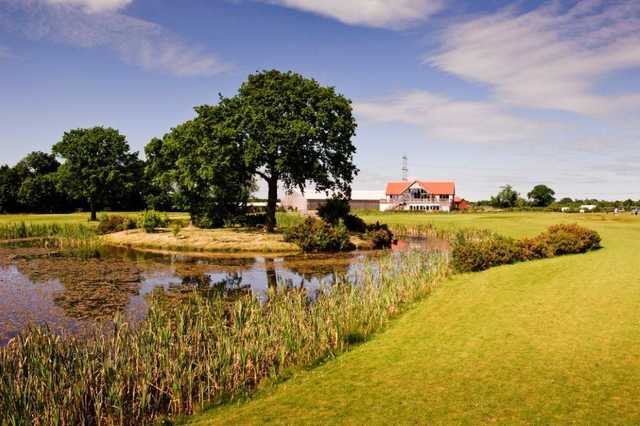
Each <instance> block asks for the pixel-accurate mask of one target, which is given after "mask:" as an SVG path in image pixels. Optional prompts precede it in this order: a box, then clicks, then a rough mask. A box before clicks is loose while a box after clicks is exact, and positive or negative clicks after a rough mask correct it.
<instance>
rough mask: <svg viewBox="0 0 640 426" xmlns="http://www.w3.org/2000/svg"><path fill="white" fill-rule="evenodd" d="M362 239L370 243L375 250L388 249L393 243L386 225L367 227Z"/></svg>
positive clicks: (376, 224) (377, 224) (378, 224)
mask: <svg viewBox="0 0 640 426" xmlns="http://www.w3.org/2000/svg"><path fill="white" fill-rule="evenodd" d="M364 238H365V239H367V240H370V241H372V242H373V247H374V248H375V249H383V248H389V247H391V244H392V243H393V233H392V232H391V231H390V230H389V227H388V226H387V225H386V224H380V222H376V223H375V224H373V225H367V226H366V233H365V235H364Z"/></svg>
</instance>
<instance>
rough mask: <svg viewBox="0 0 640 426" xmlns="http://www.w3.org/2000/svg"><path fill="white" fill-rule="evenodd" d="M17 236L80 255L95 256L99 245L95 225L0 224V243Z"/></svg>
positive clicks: (52, 248)
mask: <svg viewBox="0 0 640 426" xmlns="http://www.w3.org/2000/svg"><path fill="white" fill-rule="evenodd" d="M20 240H25V241H26V240H30V241H29V242H30V244H33V245H38V246H42V247H45V248H49V249H51V250H55V251H60V252H62V253H63V254H65V255H70V256H76V257H81V258H91V257H99V256H100V254H101V251H102V248H103V244H102V241H101V240H100V239H99V238H98V236H97V233H96V230H95V228H93V227H89V226H86V225H83V224H75V223H63V224H56V223H52V224H40V223H28V224H27V223H25V222H19V223H7V224H0V243H1V242H3V241H5V242H6V241H14V242H19V241H20Z"/></svg>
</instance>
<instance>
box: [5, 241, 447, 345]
mask: <svg viewBox="0 0 640 426" xmlns="http://www.w3.org/2000/svg"><path fill="white" fill-rule="evenodd" d="M411 249H421V250H425V249H427V250H446V249H447V247H446V243H444V242H442V241H431V240H429V241H427V240H424V239H408V240H401V241H399V242H398V244H396V245H394V248H393V250H394V251H401V250H411ZM388 255H391V252H390V251H384V252H353V253H345V254H332V255H297V256H287V257H276V258H269V257H263V256H255V257H244V258H234V257H187V256H181V255H159V254H149V253H141V252H137V251H131V250H123V249H112V250H109V251H108V253H107V255H106V256H104V257H102V258H100V259H89V260H80V259H75V258H68V257H61V256H51V253H49V252H48V251H47V250H46V249H40V248H30V247H2V248H0V346H2V345H5V344H6V343H7V342H8V341H9V340H10V339H11V338H12V337H14V336H16V335H17V334H18V333H20V332H21V331H22V330H24V329H25V328H26V327H28V326H29V324H41V325H42V324H46V325H48V326H49V327H50V328H52V329H53V330H56V331H69V332H74V333H76V332H77V333H80V332H82V331H83V330H87V329H90V328H91V327H95V325H96V324H101V323H104V322H106V321H108V320H110V319H111V318H113V316H114V315H115V314H116V313H121V314H122V315H124V316H125V317H126V318H127V319H128V320H129V321H132V322H137V321H140V320H142V319H144V317H145V316H146V312H147V304H148V302H149V299H150V297H151V295H152V294H154V293H156V292H163V293H172V294H176V293H177V294H179V293H185V292H190V291H193V290H194V289H197V290H206V291H221V292H226V293H233V292H253V293H255V294H257V295H258V296H261V295H263V294H264V293H265V292H266V291H267V289H268V288H269V287H276V286H289V287H300V286H303V287H305V288H307V289H309V290H311V292H313V290H314V289H316V288H318V286H320V285H322V284H323V283H331V281H332V278H333V276H334V275H335V274H336V273H339V274H342V273H346V274H347V275H349V274H353V273H355V271H356V270H357V269H358V268H361V267H362V265H363V263H364V262H365V260H366V259H367V258H371V257H374V256H388Z"/></svg>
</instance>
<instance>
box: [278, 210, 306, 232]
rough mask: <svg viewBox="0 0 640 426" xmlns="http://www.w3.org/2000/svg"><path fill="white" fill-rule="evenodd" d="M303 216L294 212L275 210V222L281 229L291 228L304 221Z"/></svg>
mask: <svg viewBox="0 0 640 426" xmlns="http://www.w3.org/2000/svg"><path fill="white" fill-rule="evenodd" d="M304 219H305V216H303V215H301V214H299V213H296V212H277V213H276V222H277V224H278V228H279V229H281V230H284V229H289V228H292V227H294V226H296V225H300V224H301V223H302V222H304Z"/></svg>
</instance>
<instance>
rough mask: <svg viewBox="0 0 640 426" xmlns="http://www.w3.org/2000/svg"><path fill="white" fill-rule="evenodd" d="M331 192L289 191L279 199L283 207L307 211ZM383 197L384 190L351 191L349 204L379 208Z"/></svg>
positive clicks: (363, 207)
mask: <svg viewBox="0 0 640 426" xmlns="http://www.w3.org/2000/svg"><path fill="white" fill-rule="evenodd" d="M331 197H332V194H327V193H325V192H317V191H305V192H304V193H301V192H298V191H291V192H289V193H287V194H286V195H285V196H284V197H282V199H281V205H282V207H284V208H285V209H289V210H297V211H299V212H301V213H307V212H309V211H312V210H317V209H318V207H320V206H321V205H323V204H324V203H326V202H327V200H328V199H329V198H331ZM384 198H385V194H384V191H352V192H351V200H350V201H349V205H350V206H351V208H352V209H375V210H378V209H379V208H380V200H382V199H384Z"/></svg>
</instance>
